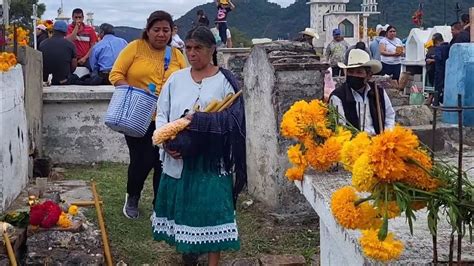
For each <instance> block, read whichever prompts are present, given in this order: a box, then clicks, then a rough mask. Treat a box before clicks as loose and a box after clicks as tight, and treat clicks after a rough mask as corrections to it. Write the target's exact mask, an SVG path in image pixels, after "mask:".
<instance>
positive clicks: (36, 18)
mask: <svg viewBox="0 0 474 266" xmlns="http://www.w3.org/2000/svg"><path fill="white" fill-rule="evenodd" d="M31 19H32V20H33V44H34V45H33V47H34V48H35V50H36V49H38V38H37V37H36V31H37V30H38V29H36V22H37V20H38V6H37V5H33V15H32V16H31Z"/></svg>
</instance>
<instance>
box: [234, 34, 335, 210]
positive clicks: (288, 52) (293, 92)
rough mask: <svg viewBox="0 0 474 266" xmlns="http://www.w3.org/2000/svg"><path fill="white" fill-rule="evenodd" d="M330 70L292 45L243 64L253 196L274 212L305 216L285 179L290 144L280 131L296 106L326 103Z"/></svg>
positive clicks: (262, 48) (270, 47)
mask: <svg viewBox="0 0 474 266" xmlns="http://www.w3.org/2000/svg"><path fill="white" fill-rule="evenodd" d="M327 68H328V65H327V64H324V63H320V62H319V60H318V58H317V57H316V56H315V55H314V51H313V50H312V49H311V47H309V46H307V45H306V44H303V43H291V42H273V43H270V44H264V45H257V46H255V47H254V48H253V49H252V52H251V54H250V56H249V58H248V59H247V62H246V64H245V68H244V72H243V76H244V77H245V80H244V85H245V86H244V98H245V101H246V102H245V109H246V110H245V113H246V119H247V171H248V176H249V185H248V186H249V192H250V193H251V194H253V195H254V196H255V197H256V198H257V199H259V200H261V201H263V202H264V203H266V204H267V205H268V206H270V207H272V208H273V209H275V210H276V211H279V212H298V211H301V210H307V207H308V205H307V203H306V202H304V201H303V200H302V198H301V197H300V196H299V193H298V192H297V190H296V189H295V186H294V185H293V184H292V183H290V182H288V180H287V179H286V177H285V176H284V174H285V171H286V169H287V167H288V166H289V165H288V160H287V157H286V149H287V147H288V145H289V144H290V142H289V141H287V140H284V139H282V138H281V137H280V130H279V125H280V122H281V118H282V116H283V114H284V112H286V111H287V110H288V109H289V107H290V106H291V105H292V104H293V103H294V102H295V101H297V100H301V99H306V100H311V99H315V98H322V96H323V78H324V73H323V72H324V71H325V70H326V69H327ZM300 207H301V208H300Z"/></svg>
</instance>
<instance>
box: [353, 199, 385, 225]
mask: <svg viewBox="0 0 474 266" xmlns="http://www.w3.org/2000/svg"><path fill="white" fill-rule="evenodd" d="M357 207H358V208H359V212H360V220H359V223H358V226H357V228H358V229H378V228H380V227H381V226H382V219H381V218H380V216H379V215H378V213H377V210H376V209H375V208H374V206H372V204H370V203H369V202H363V203H361V204H360V205H359V206H357Z"/></svg>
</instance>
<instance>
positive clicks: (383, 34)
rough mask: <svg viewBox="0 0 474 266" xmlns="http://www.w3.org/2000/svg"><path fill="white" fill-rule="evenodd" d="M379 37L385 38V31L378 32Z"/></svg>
mask: <svg viewBox="0 0 474 266" xmlns="http://www.w3.org/2000/svg"><path fill="white" fill-rule="evenodd" d="M379 36H380V37H385V36H387V31H385V30H382V31H380V33H379Z"/></svg>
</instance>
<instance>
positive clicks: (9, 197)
mask: <svg viewBox="0 0 474 266" xmlns="http://www.w3.org/2000/svg"><path fill="white" fill-rule="evenodd" d="M0 80H1V82H0V147H1V152H0V171H1V173H0V212H3V211H4V210H5V209H7V208H8V207H9V205H10V204H11V202H12V201H13V200H15V198H16V197H17V196H18V195H19V194H20V192H21V190H22V189H23V188H24V187H25V186H26V184H27V182H28V129H27V122H26V112H25V106H24V104H25V94H24V92H25V89H24V85H23V84H24V82H23V72H22V68H21V66H20V65H17V66H16V67H15V68H13V69H11V70H10V71H8V72H0Z"/></svg>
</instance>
